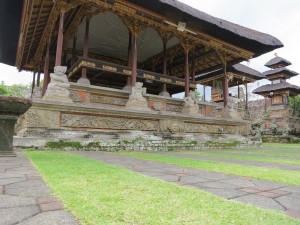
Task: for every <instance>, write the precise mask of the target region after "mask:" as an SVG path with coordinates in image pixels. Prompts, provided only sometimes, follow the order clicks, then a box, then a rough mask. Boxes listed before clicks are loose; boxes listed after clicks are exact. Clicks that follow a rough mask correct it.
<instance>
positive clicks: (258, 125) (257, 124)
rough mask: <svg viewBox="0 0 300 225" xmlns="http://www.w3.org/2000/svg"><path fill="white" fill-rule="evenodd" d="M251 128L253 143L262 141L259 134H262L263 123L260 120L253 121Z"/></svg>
mask: <svg viewBox="0 0 300 225" xmlns="http://www.w3.org/2000/svg"><path fill="white" fill-rule="evenodd" d="M251 128H252V131H251V133H252V135H253V136H254V137H253V138H252V140H254V141H262V136H261V133H262V130H263V121H262V119H260V118H259V119H257V120H255V121H253V122H252V124H251Z"/></svg>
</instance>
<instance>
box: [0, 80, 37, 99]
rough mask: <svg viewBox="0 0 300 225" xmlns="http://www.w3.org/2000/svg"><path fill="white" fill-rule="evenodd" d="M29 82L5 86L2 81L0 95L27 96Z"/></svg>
mask: <svg viewBox="0 0 300 225" xmlns="http://www.w3.org/2000/svg"><path fill="white" fill-rule="evenodd" d="M30 87H31V84H14V85H12V86H6V85H5V83H4V81H2V82H1V84H0V95H5V96H13V97H19V98H25V97H28V96H27V95H28V93H29V92H30Z"/></svg>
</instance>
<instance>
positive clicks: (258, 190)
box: [77, 152, 300, 219]
mask: <svg viewBox="0 0 300 225" xmlns="http://www.w3.org/2000/svg"><path fill="white" fill-rule="evenodd" d="M77 153H78V154H80V155H83V156H86V157H89V158H92V159H95V160H98V161H102V162H105V163H109V164H113V165H118V166H121V167H124V168H127V169H129V170H132V171H135V172H138V173H141V174H144V175H147V176H151V177H155V178H158V179H161V180H164V181H168V182H173V183H176V184H179V185H182V186H189V187H194V188H199V189H201V190H204V191H207V192H210V193H213V194H216V195H218V196H221V197H223V198H226V199H232V200H235V201H238V202H242V203H247V204H251V205H254V206H257V207H260V208H264V209H272V210H281V211H284V212H285V213H286V214H287V215H289V216H292V217H295V218H299V219H300V187H297V186H288V185H285V184H280V183H275V182H267V181H261V180H256V179H251V178H245V177H238V176H232V175H226V174H223V173H216V172H207V171H203V170H196V169H189V168H184V167H179V166H173V165H168V164H163V163H157V162H151V161H145V160H140V159H133V158H129V157H125V156H120V155H117V154H114V153H104V152H77Z"/></svg>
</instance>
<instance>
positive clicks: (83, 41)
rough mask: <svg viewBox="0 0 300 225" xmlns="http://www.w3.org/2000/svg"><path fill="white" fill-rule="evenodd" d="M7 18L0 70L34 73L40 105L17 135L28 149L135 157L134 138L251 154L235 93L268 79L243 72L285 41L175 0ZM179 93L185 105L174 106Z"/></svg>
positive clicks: (91, 3)
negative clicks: (209, 91) (120, 152)
mask: <svg viewBox="0 0 300 225" xmlns="http://www.w3.org/2000/svg"><path fill="white" fill-rule="evenodd" d="M0 9H1V15H0V32H1V33H3V34H5V35H3V37H2V36H1V39H0V48H1V56H0V62H2V63H6V64H8V65H13V66H16V67H17V68H18V69H19V70H20V71H22V70H26V71H32V72H33V86H32V98H33V106H32V108H31V109H30V110H29V111H28V112H27V113H26V114H25V115H24V117H23V119H21V120H20V121H19V126H18V127H19V129H18V135H19V136H20V137H22V138H20V140H24V138H27V142H26V143H28V145H35V142H34V140H36V137H38V138H40V139H41V142H40V143H44V144H46V143H48V142H49V141H53V140H58V139H59V140H64V141H65V140H80V141H81V143H88V142H89V143H90V142H93V143H94V142H97V143H102V144H99V146H100V147H99V148H104V149H109V148H110V149H115V148H117V149H128V148H129V149H130V148H131V147H132V146H131V147H128V146H127V145H125V144H124V141H125V140H126V141H127V142H126V143H129V142H132V140H136V139H139V140H140V139H143V143H142V144H141V145H138V146H139V147H138V148H139V150H142V149H144V150H147V149H151V148H152V147H151V146H152V144H151V143H156V144H155V145H156V147H157V148H158V149H159V148H161V149H165V150H168V149H170V148H173V149H176V148H180V149H184V148H185V147H186V148H190V147H191V145H192V147H193V146H195V147H199V146H206V145H207V143H210V142H211V141H217V142H218V141H219V142H222V143H223V142H224V143H227V142H228V141H229V142H230V141H231V142H234V143H239V144H240V145H251V143H252V142H251V137H250V130H249V121H247V120H245V119H246V118H245V117H244V113H243V112H242V111H244V109H245V107H242V110H241V112H239V113H238V115H239V116H238V117H235V116H232V115H235V114H232V112H235V108H234V107H232V106H229V105H230V101H228V99H229V92H228V88H229V87H231V86H239V85H246V86H247V83H249V82H253V81H255V80H258V79H261V78H262V77H261V76H260V74H259V73H258V72H257V71H254V70H252V69H250V68H248V67H246V66H243V65H240V64H238V63H240V62H243V61H246V60H250V59H252V58H254V57H258V56H260V55H262V54H265V53H267V52H270V51H272V50H274V49H277V48H279V47H282V46H283V44H282V43H281V42H280V41H279V40H278V39H277V38H275V37H273V36H271V35H268V34H265V33H261V32H258V31H254V30H251V29H248V28H245V27H242V26H240V25H237V24H233V23H231V22H228V21H225V20H222V19H219V18H216V17H213V16H210V15H208V14H206V13H204V12H201V11H198V10H196V9H193V8H192V7H189V6H187V5H185V4H183V3H181V2H179V1H174V0H145V1H137V0H72V1H70V0H54V1H53V0H33V1H30V0H24V1H6V2H5V3H4V4H2V5H1V6H0ZM2 18H3V19H2ZM4 21H9V22H4ZM8 28H9V29H8ZM19 28H20V29H19ZM41 74H44V79H43V83H42V82H41ZM197 84H204V85H208V86H212V87H213V90H214V91H213V96H212V97H213V101H212V102H208V101H199V100H198V99H196V98H195V94H194V92H193V91H194V90H195V89H196V88H197ZM181 92H184V94H185V99H177V98H172V97H171V96H172V95H174V94H178V93H181ZM219 101H223V103H224V104H223V105H220V104H216V103H215V102H219ZM226 107H229V108H230V113H229V114H226V115H225V114H224V110H223V109H224V108H226ZM208 111H209V112H212V111H215V112H216V113H214V114H213V116H209V115H208V113H207V112H208ZM30 140H32V141H30ZM128 140H129V142H128ZM178 140H180V142H178ZM43 141H44V142H43ZM120 141H121V142H120ZM122 141H123V142H122ZM20 142H21V141H20ZM22 143H24V142H22ZM124 146H125V147H124ZM136 146H137V145H136ZM136 146H135V147H136ZM159 146H160V147H159ZM135 147H134V148H135Z"/></svg>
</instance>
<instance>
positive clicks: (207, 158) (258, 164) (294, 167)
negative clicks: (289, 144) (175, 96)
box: [155, 152, 300, 171]
mask: <svg viewBox="0 0 300 225" xmlns="http://www.w3.org/2000/svg"><path fill="white" fill-rule="evenodd" d="M155 154H161V155H170V156H175V157H181V158H190V159H199V160H205V161H215V162H224V163H233V164H239V165H246V166H256V167H265V168H277V169H282V170H295V171H300V165H293V164H279V163H270V162H256V161H247V160H238V159H227V158H221V157H212V156H202V155H192V154H184V153H176V152H155Z"/></svg>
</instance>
